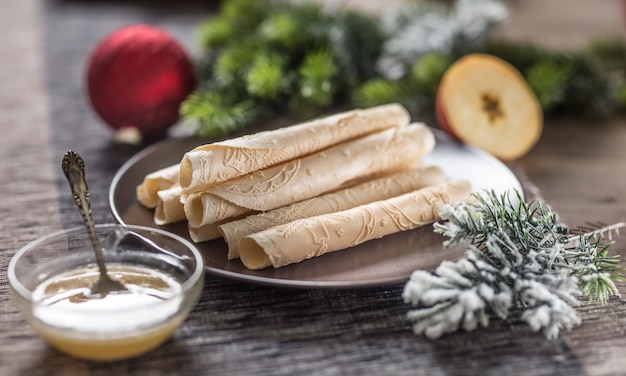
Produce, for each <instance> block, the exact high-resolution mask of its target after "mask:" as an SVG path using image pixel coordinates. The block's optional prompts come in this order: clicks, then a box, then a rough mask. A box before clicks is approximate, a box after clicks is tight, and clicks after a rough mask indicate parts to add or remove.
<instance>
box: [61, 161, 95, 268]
mask: <svg viewBox="0 0 626 376" xmlns="http://www.w3.org/2000/svg"><path fill="white" fill-rule="evenodd" d="M61 168H62V169H63V174H65V177H66V178H67V181H68V182H69V184H70V188H71V190H72V196H73V197H74V201H75V202H76V205H77V206H78V209H79V210H80V214H81V215H82V216H83V220H84V221H85V224H86V225H87V230H89V236H90V237H91V242H92V243H93V246H94V247H95V249H96V261H97V262H98V268H99V269H100V274H101V275H102V274H104V275H105V276H106V268H105V265H104V257H103V256H102V246H101V245H100V241H99V240H98V236H97V235H96V229H95V226H94V220H93V215H92V212H91V200H90V199H89V187H88V186H87V180H86V179H85V161H84V160H83V158H82V157H81V156H80V155H78V153H76V152H74V151H72V150H70V151H68V152H67V153H65V156H63V161H62V163H61Z"/></svg>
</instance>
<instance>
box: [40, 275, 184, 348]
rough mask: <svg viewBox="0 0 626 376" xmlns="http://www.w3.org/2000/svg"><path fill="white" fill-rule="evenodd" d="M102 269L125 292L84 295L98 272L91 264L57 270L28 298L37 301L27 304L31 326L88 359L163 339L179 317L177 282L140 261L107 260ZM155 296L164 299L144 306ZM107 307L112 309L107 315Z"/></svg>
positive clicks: (59, 346)
mask: <svg viewBox="0 0 626 376" xmlns="http://www.w3.org/2000/svg"><path fill="white" fill-rule="evenodd" d="M107 269H108V271H109V275H111V276H112V277H113V278H114V279H116V280H117V281H119V282H121V283H122V284H123V285H124V286H125V287H126V288H127V289H128V291H127V292H113V293H109V294H107V295H106V296H104V297H90V296H89V286H91V285H93V283H95V282H96V280H97V278H98V276H99V271H98V269H97V266H95V265H93V266H88V267H81V268H77V269H74V270H71V271H69V272H66V273H62V274H59V275H57V276H55V277H54V278H50V279H48V280H46V281H44V282H43V283H42V284H40V285H39V286H37V288H36V289H35V290H34V291H33V300H34V301H36V302H39V303H40V304H38V305H37V306H36V307H35V308H34V309H33V316H34V318H35V320H36V321H33V324H34V327H35V330H36V331H37V332H39V334H40V335H41V336H42V337H44V338H46V340H47V341H48V342H49V343H50V344H52V345H53V346H55V347H56V348H58V349H59V350H61V351H63V352H65V353H67V354H70V355H73V356H76V357H79V358H87V359H94V360H111V359H119V358H126V357H129V356H134V355H139V354H142V353H144V352H146V351H149V350H151V349H153V348H155V347H156V346H158V345H160V344H161V343H162V342H164V341H165V340H167V339H168V338H169V337H170V336H171V334H172V332H173V331H174V330H175V329H176V328H177V327H178V326H179V325H180V323H181V322H182V321H183V319H184V317H183V315H182V314H180V313H178V312H179V308H180V304H181V301H182V299H181V298H176V297H175V296H176V294H177V293H180V288H181V284H180V282H179V281H177V280H176V279H175V278H173V277H171V276H169V275H167V274H165V273H162V272H159V271H156V270H153V269H149V268H146V267H140V266H134V265H124V264H107ZM172 297H174V298H172ZM159 302H163V303H164V304H162V305H160V306H158V309H150V308H151V306H152V305H154V303H159ZM112 311H118V313H116V314H115V315H111V312H112ZM123 312H126V313H123ZM86 317H87V318H88V319H87V320H86V319H85V318H86ZM87 333H88V334H87Z"/></svg>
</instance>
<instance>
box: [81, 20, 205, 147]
mask: <svg viewBox="0 0 626 376" xmlns="http://www.w3.org/2000/svg"><path fill="white" fill-rule="evenodd" d="M195 82H196V80H195V71H194V67H193V64H192V62H191V61H190V59H189V57H188V55H187V53H186V52H185V50H184V49H183V47H182V46H181V45H180V44H179V43H178V42H177V41H176V40H175V39H174V38H173V37H172V36H171V35H170V34H168V33H166V32H165V31H163V30H161V29H159V28H157V27H154V26H150V25H144V24H138V25H131V26H127V27H124V28H121V29H119V30H117V31H115V32H113V33H112V34H110V35H109V36H107V37H106V38H104V40H102V41H101V42H100V43H99V44H98V45H97V46H96V48H95V49H94V51H93V53H92V55H91V58H90V61H89V67H88V72H87V86H88V91H89V98H90V99H91V104H92V105H93V107H94V109H95V110H96V112H97V113H98V114H99V115H100V117H102V119H103V120H104V121H105V122H106V123H107V124H108V125H110V126H111V127H112V128H113V129H116V130H117V129H122V128H130V127H133V128H136V129H138V130H139V132H140V133H141V134H142V135H143V136H144V137H148V138H154V137H162V136H164V135H165V133H166V131H167V129H168V128H169V127H170V126H172V125H174V124H175V123H176V122H177V121H178V120H179V112H178V110H179V107H180V104H181V102H182V101H183V100H184V99H185V97H186V96H187V95H188V94H189V93H190V92H191V91H192V90H193V89H194V87H195Z"/></svg>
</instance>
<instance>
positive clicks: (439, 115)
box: [435, 90, 461, 142]
mask: <svg viewBox="0 0 626 376" xmlns="http://www.w3.org/2000/svg"><path fill="white" fill-rule="evenodd" d="M443 102H444V101H443V100H442V99H441V90H438V91H437V97H436V98H435V117H436V119H437V123H438V124H439V128H441V130H442V131H444V132H446V133H447V134H448V135H449V136H450V137H452V138H454V139H455V140H457V141H459V142H460V141H461V139H460V138H459V137H458V136H457V135H456V134H455V133H454V131H453V130H452V127H450V123H449V122H448V118H447V116H446V111H445V109H444V105H443Z"/></svg>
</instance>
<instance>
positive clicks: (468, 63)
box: [435, 54, 543, 160]
mask: <svg viewBox="0 0 626 376" xmlns="http://www.w3.org/2000/svg"><path fill="white" fill-rule="evenodd" d="M435 112H436V117H437V121H438V123H439V126H440V127H441V129H442V130H444V131H445V132H447V133H448V134H450V135H451V136H453V137H454V138H456V139H458V140H459V141H461V142H464V143H466V144H468V145H472V146H475V147H478V148H480V149H483V150H485V151H487V152H489V153H491V154H493V155H494V156H496V157H497V158H499V159H501V160H514V159H517V158H519V157H521V156H523V155H524V154H526V153H527V152H528V151H529V150H530V149H531V148H532V147H533V146H534V145H535V144H536V143H537V141H538V140H539V138H540V136H541V132H542V129H543V112H542V110H541V106H540V104H539V101H538V100H537V97H536V95H535V94H534V93H533V91H532V90H531V89H530V87H529V86H528V84H527V83H526V80H525V79H524V77H523V76H522V75H521V74H520V72H519V71H518V70H517V69H516V68H515V67H513V66H512V65H511V64H509V63H507V62H506V61H504V60H502V59H500V58H498V57H495V56H493V55H487V54H470V55H466V56H465V57H463V58H461V59H459V60H458V61H456V62H455V63H454V64H452V66H450V68H449V69H448V70H447V71H446V73H445V74H444V75H443V77H442V79H441V82H440V84H439V89H438V91H437V98H436V105H435Z"/></svg>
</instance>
